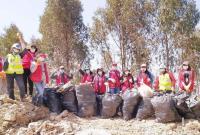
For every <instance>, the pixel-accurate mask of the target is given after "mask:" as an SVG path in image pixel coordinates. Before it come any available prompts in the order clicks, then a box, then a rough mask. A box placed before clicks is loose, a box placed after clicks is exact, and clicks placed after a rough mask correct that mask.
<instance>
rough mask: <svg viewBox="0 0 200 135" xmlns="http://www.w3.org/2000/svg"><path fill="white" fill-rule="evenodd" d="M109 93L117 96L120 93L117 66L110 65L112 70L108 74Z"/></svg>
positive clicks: (114, 64)
mask: <svg viewBox="0 0 200 135" xmlns="http://www.w3.org/2000/svg"><path fill="white" fill-rule="evenodd" d="M108 85H109V92H110V93H111V94H117V93H119V92H120V72H119V70H118V69H117V64H116V63H113V64H112V69H111V70H110V72H109V78H108Z"/></svg>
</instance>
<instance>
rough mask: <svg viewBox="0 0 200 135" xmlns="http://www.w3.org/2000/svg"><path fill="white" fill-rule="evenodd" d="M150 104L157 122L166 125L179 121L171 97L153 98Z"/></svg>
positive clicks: (166, 95)
mask: <svg viewBox="0 0 200 135" xmlns="http://www.w3.org/2000/svg"><path fill="white" fill-rule="evenodd" d="M151 103H152V105H153V108H154V110H155V116H156V121H157V122H161V123H167V122H175V121H180V120H181V117H180V115H179V114H178V112H177V110H176V108H175V104H174V100H173V99H172V96H171V95H169V94H164V95H162V96H155V97H154V98H153V99H152V100H151Z"/></svg>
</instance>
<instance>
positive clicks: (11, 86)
mask: <svg viewBox="0 0 200 135" xmlns="http://www.w3.org/2000/svg"><path fill="white" fill-rule="evenodd" d="M6 80H7V92H8V95H9V98H11V99H15V95H14V80H16V82H17V85H18V88H19V92H20V98H21V99H22V98H24V95H25V87H24V82H23V75H22V74H20V75H18V74H6Z"/></svg>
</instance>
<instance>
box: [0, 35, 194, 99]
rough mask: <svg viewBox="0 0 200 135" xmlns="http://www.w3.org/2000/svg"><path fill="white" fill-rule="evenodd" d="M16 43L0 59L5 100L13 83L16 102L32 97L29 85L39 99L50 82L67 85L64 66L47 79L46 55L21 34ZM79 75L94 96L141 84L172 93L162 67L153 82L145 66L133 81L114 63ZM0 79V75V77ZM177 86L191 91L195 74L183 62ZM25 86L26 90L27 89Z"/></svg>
mask: <svg viewBox="0 0 200 135" xmlns="http://www.w3.org/2000/svg"><path fill="white" fill-rule="evenodd" d="M17 36H18V38H19V41H20V43H15V44H13V45H12V47H11V50H10V53H9V54H8V55H7V56H6V58H5V60H4V61H3V59H0V72H1V73H2V71H3V72H5V74H6V75H5V76H4V77H5V78H6V80H7V92H8V95H9V98H11V99H15V96H14V80H16V82H17V85H18V87H19V90H20V99H21V101H23V100H24V98H25V96H26V95H28V94H29V95H30V96H32V95H33V86H35V88H36V93H37V94H38V95H39V96H43V92H44V90H45V87H46V86H48V84H49V83H50V79H54V80H56V86H62V85H64V84H66V83H68V82H69V81H70V80H71V79H72V78H73V75H68V74H67V73H65V67H64V66H60V68H59V70H58V71H56V72H54V73H53V74H52V75H51V76H50V77H49V71H48V68H47V58H48V56H47V55H46V54H44V53H38V51H39V50H38V48H37V46H36V45H34V44H32V45H27V44H26V42H25V41H24V39H23V36H22V35H21V34H18V35H17ZM78 69H79V72H80V74H81V75H82V77H81V82H80V83H81V84H85V83H88V84H91V85H92V86H93V87H94V90H95V92H96V94H98V95H102V94H105V92H109V93H111V94H117V93H120V92H121V93H124V92H125V91H127V90H132V89H137V88H139V87H141V86H143V85H145V86H148V87H150V88H151V89H155V90H156V91H158V92H169V93H170V92H173V91H174V90H175V85H176V79H175V77H174V75H173V73H171V72H170V71H168V69H167V67H166V66H161V67H160V74H159V76H157V77H156V79H155V80H154V77H153V75H152V73H151V72H150V71H149V70H148V67H147V64H141V66H140V72H139V74H138V75H137V77H136V78H135V79H134V77H133V75H132V74H131V71H130V70H129V69H125V70H124V71H123V73H122V74H121V73H120V71H119V70H118V68H117V64H116V63H113V64H112V68H111V70H110V71H109V72H108V73H105V71H104V69H103V68H98V69H97V70H96V73H93V72H92V71H91V70H90V69H89V68H87V69H84V70H82V69H81V67H80V66H78ZM0 76H3V75H1V74H0ZM178 82H179V83H178V86H179V90H180V91H186V92H187V93H191V92H192V91H193V89H194V82H195V73H194V70H193V69H192V68H191V66H190V65H189V62H188V61H185V62H183V64H182V66H181V69H180V71H179V77H178ZM27 85H29V91H28V87H27Z"/></svg>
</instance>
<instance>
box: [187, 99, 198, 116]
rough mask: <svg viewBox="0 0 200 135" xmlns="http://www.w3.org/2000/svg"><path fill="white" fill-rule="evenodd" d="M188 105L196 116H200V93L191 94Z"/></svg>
mask: <svg viewBox="0 0 200 135" xmlns="http://www.w3.org/2000/svg"><path fill="white" fill-rule="evenodd" d="M186 103H187V105H188V107H189V108H190V110H191V111H192V113H193V114H194V115H195V118H198V119H199V118H200V97H199V96H198V95H192V96H190V97H189V98H188V99H187V101H186Z"/></svg>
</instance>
